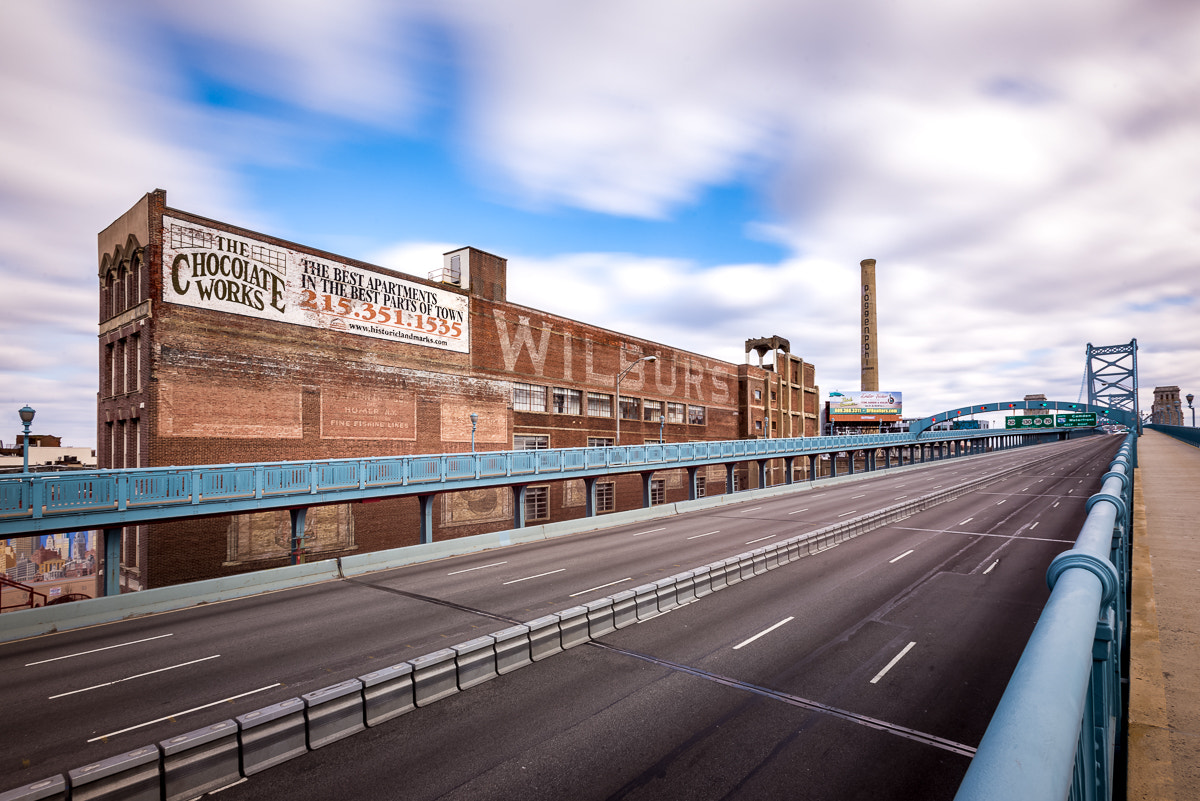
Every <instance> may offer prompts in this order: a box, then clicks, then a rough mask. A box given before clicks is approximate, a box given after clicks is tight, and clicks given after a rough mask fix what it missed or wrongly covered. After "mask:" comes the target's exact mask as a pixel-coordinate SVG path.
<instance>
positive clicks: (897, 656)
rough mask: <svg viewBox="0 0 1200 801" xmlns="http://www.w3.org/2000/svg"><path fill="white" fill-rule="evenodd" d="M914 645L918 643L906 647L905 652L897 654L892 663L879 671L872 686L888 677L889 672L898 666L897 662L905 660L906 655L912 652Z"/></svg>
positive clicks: (911, 643) (872, 681) (872, 680)
mask: <svg viewBox="0 0 1200 801" xmlns="http://www.w3.org/2000/svg"><path fill="white" fill-rule="evenodd" d="M914 645H916V643H915V642H910V643H909V644H908V645H906V646H904V650H903V651H901V652H900V653H898V654H896V656H894V657H893V658H892V661H891V662H888V663H887V665H886V666H885V667H884V668H883V670H881V671H879V672H878V673H876V674H875V678H873V679H871V683H872V684H875V683H877V682H878V681H879V680H880V679H882V678H883V677H884V676H886V675H887V672H888V671H889V670H891V669H892V668H894V667H895V666H896V663H897V662H899V661H900V660H901V659H903V658H904V655H905V654H907V653H908V652H909V651H911V650H912V647H913V646H914Z"/></svg>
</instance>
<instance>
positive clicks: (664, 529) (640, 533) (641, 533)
mask: <svg viewBox="0 0 1200 801" xmlns="http://www.w3.org/2000/svg"><path fill="white" fill-rule="evenodd" d="M666 530H667V528H666V526H663V527H662V528H651V529H647V530H646V531H639V532H638V533H637V534H634V535H633V536H635V537H640V536H642V535H643V534H653V533H654V532H656V531H666Z"/></svg>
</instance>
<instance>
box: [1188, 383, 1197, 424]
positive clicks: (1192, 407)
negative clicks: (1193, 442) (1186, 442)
mask: <svg viewBox="0 0 1200 801" xmlns="http://www.w3.org/2000/svg"><path fill="white" fill-rule="evenodd" d="M1195 399H1196V396H1195V395H1193V394H1192V393H1190V392H1189V393H1188V394H1187V402H1188V408H1189V409H1191V410H1192V428H1195V427H1196V407H1195V406H1193V405H1192V401H1194V400H1195Z"/></svg>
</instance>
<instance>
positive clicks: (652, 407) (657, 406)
mask: <svg viewBox="0 0 1200 801" xmlns="http://www.w3.org/2000/svg"><path fill="white" fill-rule="evenodd" d="M662 413H663V410H662V401H652V400H648V401H642V419H643V420H647V421H649V422H651V423H657V422H658V418H659V416H660V415H661V414H662Z"/></svg>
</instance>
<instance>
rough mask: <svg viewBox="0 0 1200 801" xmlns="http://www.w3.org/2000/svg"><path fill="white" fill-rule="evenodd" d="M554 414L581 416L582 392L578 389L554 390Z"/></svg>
mask: <svg viewBox="0 0 1200 801" xmlns="http://www.w3.org/2000/svg"><path fill="white" fill-rule="evenodd" d="M554 413H555V414H583V392H582V391H580V390H578V389H564V388H563V387H555V388H554Z"/></svg>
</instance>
